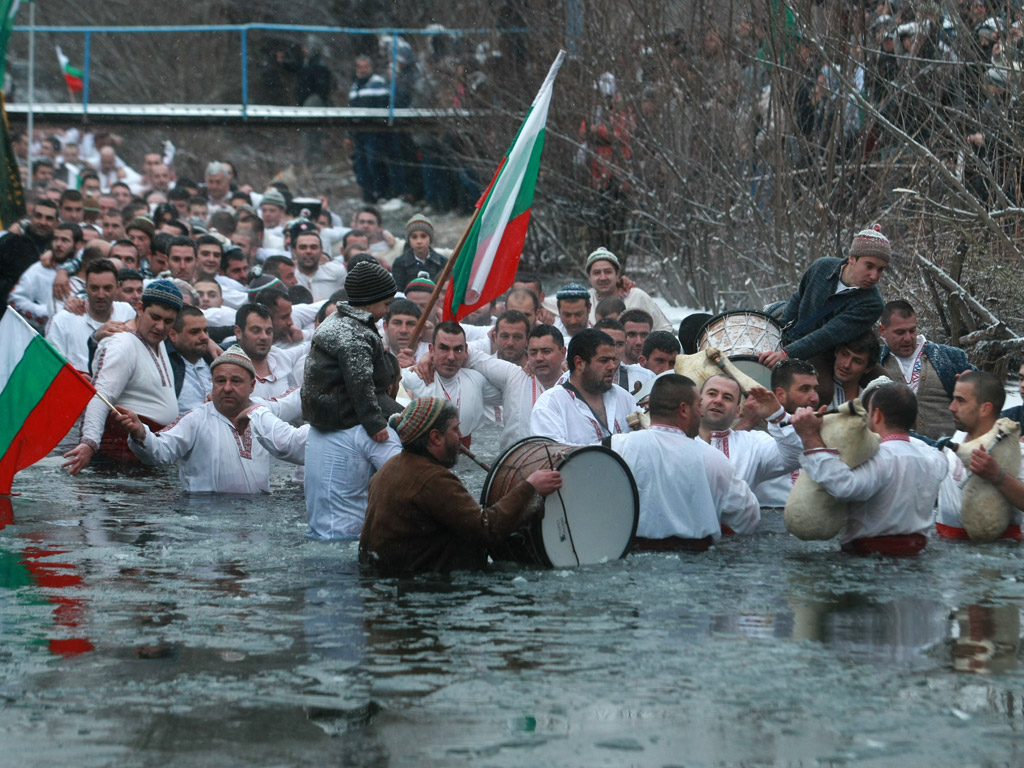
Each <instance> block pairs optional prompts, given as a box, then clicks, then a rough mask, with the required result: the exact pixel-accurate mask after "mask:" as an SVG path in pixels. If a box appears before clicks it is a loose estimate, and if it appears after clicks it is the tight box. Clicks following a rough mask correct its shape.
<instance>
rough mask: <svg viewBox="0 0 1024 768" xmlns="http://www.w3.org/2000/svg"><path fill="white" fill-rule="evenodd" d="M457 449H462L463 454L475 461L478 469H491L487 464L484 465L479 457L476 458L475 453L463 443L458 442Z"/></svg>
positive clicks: (487, 470) (488, 470) (486, 470)
mask: <svg viewBox="0 0 1024 768" xmlns="http://www.w3.org/2000/svg"><path fill="white" fill-rule="evenodd" d="M459 450H460V451H462V452H463V453H464V454H465V455H466V456H467V457H469V458H470V459H471V460H473V461H474V462H476V465H477V466H478V467H480V469H482V470H483V471H484V472H490V471H491V468H490V467H489V466H487V465H486V464H484V463H483V462H482V461H480V459H478V458H477V457H476V455H475V454H474V453H473V452H472V451H471V450H469V448H467V447H466V446H464V445H463V444H462V443H459Z"/></svg>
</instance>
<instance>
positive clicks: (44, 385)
mask: <svg viewBox="0 0 1024 768" xmlns="http://www.w3.org/2000/svg"><path fill="white" fill-rule="evenodd" d="M0 339H3V343H2V344H0V494H9V493H10V492H11V482H12V481H13V480H14V474H15V473H16V472H18V471H20V470H22V469H24V468H25V467H28V466H30V465H32V464H35V463H36V462H37V461H39V460H40V459H41V458H43V457H44V456H46V454H48V453H49V452H50V451H51V450H53V447H54V446H55V445H57V443H59V442H60V440H61V438H62V437H64V435H66V434H67V433H68V430H69V429H71V427H72V425H73V424H74V423H75V419H77V418H78V415H79V414H80V413H81V412H82V411H83V409H84V408H85V406H86V405H88V404H89V400H90V399H92V396H93V394H94V393H95V392H96V390H95V389H93V388H92V385H91V384H89V383H88V382H87V381H86V380H85V379H84V378H82V374H80V373H79V372H78V371H76V370H75V369H74V368H72V367H71V366H70V365H69V364H68V361H67V360H65V359H64V358H63V357H62V356H61V354H60V353H59V352H58V351H57V350H56V349H54V348H53V347H52V346H50V343H49V342H48V341H47V340H46V339H44V338H43V337H42V336H40V335H39V334H38V333H36V332H35V331H34V330H33V329H32V327H31V326H30V325H29V324H28V323H27V322H26V321H25V318H23V317H22V316H21V315H19V314H18V313H17V312H15V311H14V309H12V308H10V307H8V309H7V311H6V312H4V315H3V317H2V318H0Z"/></svg>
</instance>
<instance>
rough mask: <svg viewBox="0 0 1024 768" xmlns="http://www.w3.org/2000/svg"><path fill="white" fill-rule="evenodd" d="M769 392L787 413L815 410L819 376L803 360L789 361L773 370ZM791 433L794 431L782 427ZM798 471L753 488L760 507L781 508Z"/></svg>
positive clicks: (793, 359)
mask: <svg viewBox="0 0 1024 768" xmlns="http://www.w3.org/2000/svg"><path fill="white" fill-rule="evenodd" d="M771 386H772V392H774V393H775V398H776V399H777V400H778V401H779V405H781V406H782V408H783V410H785V412H786V413H795V412H796V409H797V408H817V407H818V372H817V370H815V368H814V366H813V365H811V364H810V363H808V362H807V361H805V360H799V359H797V358H795V357H789V358H786V359H785V360H783V361H782V362H781V363H778V364H777V365H776V366H775V367H774V368H773V369H772V381H771ZM783 430H784V431H792V430H793V427H791V426H787V427H783ZM799 474H800V470H796V471H794V472H791V473H789V474H786V475H779V476H778V477H775V478H772V479H771V480H765V481H764V482H762V483H759V484H758V485H757V487H755V488H754V489H753V490H754V493H755V494H756V495H757V499H758V501H759V502H760V503H761V506H762V507H779V508H781V507H784V506H786V500H787V499H789V494H790V491H792V490H793V483H795V482H796V478H797V476H798V475H799Z"/></svg>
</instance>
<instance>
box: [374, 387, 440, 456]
mask: <svg viewBox="0 0 1024 768" xmlns="http://www.w3.org/2000/svg"><path fill="white" fill-rule="evenodd" d="M446 402H447V401H445V400H442V399H441V398H440V397H417V398H416V399H415V400H413V401H412V402H411V403H409V404H408V405H407V406H405V410H404V411H402V412H401V413H396V414H395V415H394V416H392V417H391V418H390V419H389V420H388V425H389V426H390V427H391V428H392V429H394V430H395V431H396V432H397V433H398V439H399V440H401V441H402V445H408V444H409V443H411V442H412V441H413V440H415V439H416V438H417V437H422V436H423V435H425V434H426V433H427V432H429V431H430V428H431V427H432V426H433V425H434V424H435V423H436V422H437V418H438V417H439V416H440V415H441V411H443V410H444V406H445V403H446Z"/></svg>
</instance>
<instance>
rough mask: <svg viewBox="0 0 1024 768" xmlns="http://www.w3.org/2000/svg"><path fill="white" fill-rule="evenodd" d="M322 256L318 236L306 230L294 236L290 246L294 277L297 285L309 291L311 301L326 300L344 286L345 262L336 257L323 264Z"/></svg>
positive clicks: (321, 245)
mask: <svg viewBox="0 0 1024 768" xmlns="http://www.w3.org/2000/svg"><path fill="white" fill-rule="evenodd" d="M323 255H324V250H323V243H322V242H321V240H320V234H319V233H318V232H317V231H316V230H315V229H312V230H308V231H306V232H303V233H301V234H299V235H298V236H296V238H295V242H294V243H293V244H292V256H293V258H294V259H295V267H296V269H295V277H296V278H297V279H298V284H299V285H301V286H303V287H305V288H307V289H309V292H310V293H311V294H313V299H314V301H315V300H318V299H326V298H328V297H330V295H331V294H332V293H334V292H335V291H337V290H338V289H339V288H341V287H343V286H344V285H345V275H346V274H348V273H347V272H346V270H345V260H344V258H342V257H340V256H339V257H337V258H335V259H332V260H330V261H327V262H325V263H323V264H321V263H320V261H321V257H322V256H323Z"/></svg>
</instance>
